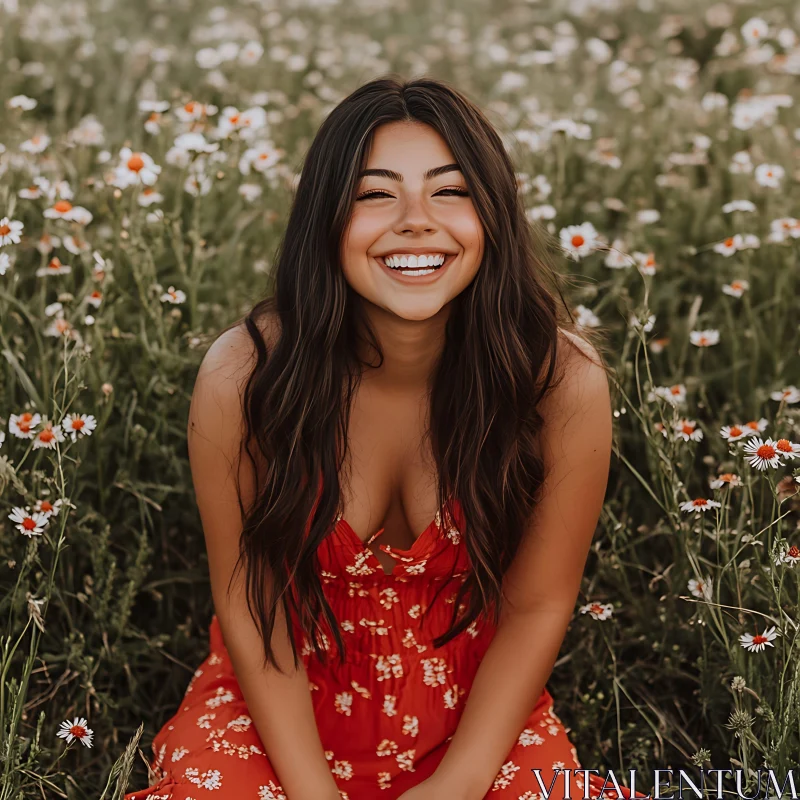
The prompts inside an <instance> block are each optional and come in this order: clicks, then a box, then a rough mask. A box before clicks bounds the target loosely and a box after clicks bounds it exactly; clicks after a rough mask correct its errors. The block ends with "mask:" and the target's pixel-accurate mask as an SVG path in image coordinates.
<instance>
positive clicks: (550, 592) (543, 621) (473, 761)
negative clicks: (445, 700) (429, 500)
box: [433, 348, 612, 800]
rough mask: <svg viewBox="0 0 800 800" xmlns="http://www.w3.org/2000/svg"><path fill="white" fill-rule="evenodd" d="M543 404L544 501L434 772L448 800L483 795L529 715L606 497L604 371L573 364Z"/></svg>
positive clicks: (608, 433) (608, 434)
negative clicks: (492, 631) (448, 740)
mask: <svg viewBox="0 0 800 800" xmlns="http://www.w3.org/2000/svg"><path fill="white" fill-rule="evenodd" d="M567 350H569V348H567ZM592 350H593V348H592ZM570 361H572V358H570ZM542 405H543V406H544V407H543V408H542V414H543V415H544V418H545V429H544V431H543V434H542V443H543V450H544V452H543V457H544V459H545V468H546V470H547V475H546V479H545V484H544V487H543V490H544V492H543V499H542V500H541V502H540V503H539V504H538V505H537V507H536V509H535V511H534V515H533V519H532V522H531V524H530V526H529V529H528V531H527V534H526V536H525V537H524V539H523V542H522V543H521V545H520V549H519V552H518V553H517V556H516V557H515V559H514V562H513V563H512V565H511V567H510V568H509V570H508V572H507V574H506V577H505V579H504V583H503V589H504V597H505V601H504V605H503V609H502V613H501V617H500V621H499V624H498V628H497V632H496V633H495V636H494V638H493V640H492V642H491V644H490V645H489V647H488V649H487V651H486V654H485V656H484V658H483V660H482V661H481V665H480V667H479V668H478V671H477V674H476V676H475V680H474V682H473V685H472V688H471V690H470V693H469V696H468V698H467V702H466V705H465V707H464V712H463V714H462V717H461V719H460V721H459V724H458V727H457V729H456V732H455V734H454V735H453V739H452V740H451V742H450V745H449V747H448V750H447V752H446V753H445V755H444V757H443V759H442V761H441V763H440V765H439V767H438V768H437V770H436V772H435V773H434V778H433V781H434V783H436V784H437V785H438V786H439V787H441V788H442V789H445V790H446V791H447V796H448V797H451V798H454V800H456V798H459V799H460V800H472V798H476V799H477V800H480V799H481V798H483V797H484V795H486V793H487V792H488V791H489V789H490V788H491V786H492V784H493V782H494V779H495V777H496V776H497V775H498V773H499V771H500V768H501V767H502V765H503V764H504V763H505V760H506V758H507V757H508V754H509V752H510V751H511V749H512V747H513V746H514V744H515V743H516V740H517V737H518V736H519V734H520V732H521V731H522V728H523V727H524V723H525V720H526V719H527V718H528V717H529V716H530V714H531V713H532V711H533V708H534V706H535V704H536V701H537V700H538V698H539V696H540V695H541V693H542V690H543V689H544V687H545V684H546V682H547V679H548V678H549V677H550V673H551V671H552V669H553V664H554V663H555V660H556V657H557V656H558V652H559V650H560V648H561V645H562V643H563V639H564V635H565V633H566V629H567V625H568V624H569V620H570V618H571V617H572V614H573V611H574V608H575V600H576V598H577V596H578V591H579V589H580V582H581V577H582V575H583V570H584V567H585V564H586V557H587V555H588V552H589V548H590V546H591V542H592V538H593V536H594V532H595V529H596V527H597V520H598V518H599V516H600V511H601V509H602V506H603V501H604V498H605V491H606V486H607V482H608V473H609V462H610V458H611V441H612V416H611V404H610V396H609V390H608V381H607V378H606V374H605V372H604V371H603V369H602V368H601V367H600V366H598V365H596V364H594V363H592V362H589V361H587V360H586V359H585V358H583V357H581V356H577V357H576V358H575V360H574V361H572V364H570V366H569V367H568V370H567V374H566V375H565V377H564V380H563V381H562V383H561V384H560V385H559V386H558V387H557V389H556V390H554V391H553V392H552V393H551V394H550V395H549V396H548V397H547V398H546V400H545V401H543V403H542Z"/></svg>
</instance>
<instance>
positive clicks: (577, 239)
mask: <svg viewBox="0 0 800 800" xmlns="http://www.w3.org/2000/svg"><path fill="white" fill-rule="evenodd" d="M585 241H586V239H584V238H583V236H581V235H580V234H579V233H576V234H575V235H574V236H573V237H572V246H573V247H580V246H581V245H582V244H583V243H584V242H585Z"/></svg>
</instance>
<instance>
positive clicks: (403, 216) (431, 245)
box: [341, 122, 484, 320]
mask: <svg viewBox="0 0 800 800" xmlns="http://www.w3.org/2000/svg"><path fill="white" fill-rule="evenodd" d="M454 164H455V158H454V157H453V154H452V153H451V152H450V148H449V147H448V146H447V144H446V143H445V141H444V139H442V137H441V136H440V135H439V134H438V133H437V132H436V131H435V130H434V129H433V128H431V127H430V126H428V125H425V124H422V123H419V122H390V123H386V124H384V125H381V126H380V127H379V128H377V129H376V130H375V133H374V137H373V144H372V149H371V152H370V155H369V159H368V161H367V165H366V169H365V171H364V173H362V175H361V176H359V179H358V180H359V183H358V189H357V192H356V200H355V203H354V207H353V212H352V215H351V217H350V222H349V225H348V227H347V229H346V231H345V234H344V237H343V242H342V253H341V260H342V270H343V272H344V276H345V279H346V280H347V282H348V283H349V284H350V286H352V288H353V289H354V290H355V291H356V292H357V293H358V294H359V295H361V297H362V298H364V300H366V301H368V302H369V303H372V304H374V305H376V306H378V307H380V308H382V309H384V310H386V311H389V312H391V313H392V314H395V315H396V316H398V317H402V318H404V319H407V320H423V319H427V318H429V317H431V316H433V315H434V314H436V313H437V312H438V311H439V310H440V309H441V308H442V307H443V306H445V305H446V304H447V303H449V302H450V301H451V300H452V299H453V298H454V297H456V295H458V294H459V293H460V292H461V291H462V290H463V289H464V288H465V287H466V286H467V285H468V284H469V283H470V281H471V280H472V279H473V278H474V277H475V273H476V272H477V271H478V267H479V266H480V263H481V259H482V257H483V242H484V235H483V226H482V225H481V222H480V219H479V218H478V214H477V212H476V211H475V208H474V206H473V205H472V198H471V197H470V196H469V194H468V190H467V184H466V181H465V179H464V176H463V175H462V174H461V172H460V170H458V169H457V168H456V167H455V166H451V169H449V170H447V171H444V172H441V174H436V175H426V173H428V172H430V171H432V170H436V169H437V168H442V167H448V166H449V165H454ZM373 170H374V171H375V174H370V172H371V171H373ZM421 256H425V262H427V263H428V266H427V267H423V268H420V266H419V259H420V257H421ZM443 256H444V261H443V262H442V257H443ZM384 257H387V258H388V259H389V264H387V263H386V262H385V261H384ZM412 257H416V258H417V264H416V265H415V264H414V261H413V258H412ZM409 259H411V260H410V261H409Z"/></svg>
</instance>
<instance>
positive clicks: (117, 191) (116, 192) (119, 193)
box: [114, 189, 122, 200]
mask: <svg viewBox="0 0 800 800" xmlns="http://www.w3.org/2000/svg"><path fill="white" fill-rule="evenodd" d="M120 197H122V190H121V189H114V198H115V199H116V200H119V199H120Z"/></svg>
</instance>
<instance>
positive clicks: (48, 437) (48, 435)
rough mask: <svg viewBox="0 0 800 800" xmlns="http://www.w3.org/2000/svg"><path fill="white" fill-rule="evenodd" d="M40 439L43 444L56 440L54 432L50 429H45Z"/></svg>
mask: <svg viewBox="0 0 800 800" xmlns="http://www.w3.org/2000/svg"><path fill="white" fill-rule="evenodd" d="M39 438H40V439H41V440H42V441H43V442H52V441H53V439H54V434H53V431H51V430H50V428H45V429H44V430H43V431H42V432H41V433H40V434H39Z"/></svg>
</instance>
